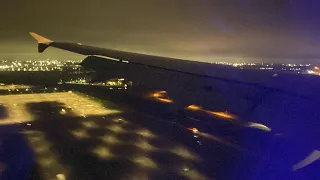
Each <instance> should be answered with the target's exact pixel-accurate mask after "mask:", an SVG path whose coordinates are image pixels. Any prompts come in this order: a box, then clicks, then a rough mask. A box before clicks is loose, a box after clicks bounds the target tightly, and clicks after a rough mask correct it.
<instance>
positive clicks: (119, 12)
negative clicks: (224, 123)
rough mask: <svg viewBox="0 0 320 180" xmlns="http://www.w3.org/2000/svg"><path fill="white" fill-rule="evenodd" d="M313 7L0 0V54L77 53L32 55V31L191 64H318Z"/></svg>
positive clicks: (318, 16)
mask: <svg viewBox="0 0 320 180" xmlns="http://www.w3.org/2000/svg"><path fill="white" fill-rule="evenodd" d="M319 6H320V2H319V1H318V0H295V1H292V0H269V1H256V0H231V1H225V0H215V1H212V0H202V1H194V0H176V1H146V0H136V1H126V2H122V1H121V2H120V1H102V0H92V1H84V0H78V1H77V2H71V1H70V2H69V1H63V0H57V1H38V0H30V1H19V0H13V1H5V2H2V3H1V6H0V21H1V22H2V25H3V28H1V30H0V58H3V57H4V56H7V57H12V58H18V56H23V53H30V54H29V55H30V56H31V55H32V56H36V57H54V58H57V59H64V58H70V57H75V58H78V57H79V58H81V56H76V55H73V54H72V53H69V52H62V51H56V50H53V49H49V50H48V51H47V52H46V54H43V55H42V54H41V55H36V54H37V52H36V46H35V42H34V40H33V39H32V38H30V37H29V35H28V32H29V31H35V32H38V33H40V34H43V35H44V36H47V37H49V38H50V39H53V40H56V41H70V42H81V43H83V44H89V45H93V46H100V47H105V48H112V49H119V50H127V51H132V52H138V53H146V54H152V55H159V56H166V57H175V58H181V59H189V60H197V61H206V62H210V61H221V59H223V60H228V61H230V62H277V63H289V62H293V63H300V62H301V63H317V62H318V61H320V60H319V59H320V51H319V49H320V35H319V32H320V11H319V10H318V7H319ZM19 54H20V55H19ZM243 59H245V61H244V60H243Z"/></svg>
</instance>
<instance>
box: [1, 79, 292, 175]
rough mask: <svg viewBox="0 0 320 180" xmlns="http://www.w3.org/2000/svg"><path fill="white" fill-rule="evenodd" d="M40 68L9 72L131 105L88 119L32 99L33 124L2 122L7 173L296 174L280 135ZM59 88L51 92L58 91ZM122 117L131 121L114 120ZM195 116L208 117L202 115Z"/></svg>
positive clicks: (4, 113) (113, 103)
mask: <svg viewBox="0 0 320 180" xmlns="http://www.w3.org/2000/svg"><path fill="white" fill-rule="evenodd" d="M35 74H36V73H26V74H23V73H22V74H19V73H18V75H17V74H15V75H14V76H11V75H8V74H7V75H6V77H10V78H11V81H13V82H15V83H19V84H20V83H25V82H26V80H25V79H21V77H22V76H23V77H34V78H35V79H33V80H32V82H33V83H31V84H33V85H40V84H41V85H43V82H47V79H50V81H51V82H50V83H48V84H46V85H47V86H50V84H51V85H54V86H52V88H53V87H58V89H59V90H65V91H68V90H75V89H76V90H77V91H79V92H82V93H84V94H87V95H90V96H93V97H95V98H97V99H99V100H101V101H102V102H104V104H105V105H106V106H107V107H112V108H117V109H121V110H123V111H124V112H123V113H122V114H119V115H116V116H115V115H106V116H91V117H86V118H83V117H74V116H72V113H71V112H69V111H68V114H66V115H61V114H59V110H60V109H61V108H62V107H64V104H61V103H59V102H46V101H44V102H41V103H32V104H28V111H29V112H31V113H32V114H33V115H35V116H36V120H35V121H34V122H32V125H31V126H27V125H26V124H20V125H14V126H13V125H10V126H9V125H1V128H0V131H1V133H0V136H1V148H0V150H1V151H0V158H1V159H0V162H5V163H2V164H5V165H4V166H3V165H2V166H0V167H2V170H3V172H4V174H3V176H2V177H3V178H5V179H19V178H21V177H23V176H22V174H26V175H27V176H29V179H52V178H55V176H56V175H57V174H60V173H61V174H65V175H66V177H67V179H134V178H136V179H145V178H146V177H148V178H150V179H201V178H203V179H209V178H214V179H277V178H278V179H283V178H284V177H285V178H287V179H288V178H290V177H289V176H290V173H289V174H287V172H288V171H287V170H288V168H289V167H290V166H288V165H287V164H286V163H285V158H284V157H285V156H286V155H287V154H290V152H287V151H286V150H283V149H285V148H282V143H280V142H282V141H281V139H280V140H279V139H274V138H273V136H272V134H269V133H265V132H262V131H260V130H255V129H248V128H245V127H244V126H243V125H242V123H239V122H232V121H225V120H221V119H217V118H212V117H208V116H206V115H204V114H187V117H185V116H182V117H180V118H179V119H180V120H179V123H176V118H177V117H176V116H174V115H172V114H170V113H168V108H170V106H169V105H167V104H163V103H158V102H154V101H150V100H146V99H144V98H141V97H140V96H139V95H137V94H139V93H141V92H142V94H143V91H141V90H140V89H133V90H131V91H129V92H122V91H110V90H106V89H104V88H93V87H85V88H83V87H81V86H57V85H55V82H57V81H58V80H59V79H61V76H62V74H60V73H48V74H45V75H44V74H42V75H41V76H40V77H39V76H38V75H40V74H38V75H35ZM66 76H67V75H66ZM3 77H4V76H2V77H1V78H0V81H1V79H2V78H3ZM4 79H5V78H4ZM2 82H4V81H2ZM42 87H43V86H42ZM52 88H51V89H50V88H48V89H47V90H45V91H46V92H53V91H54V90H53V89H52ZM41 91H43V89H42V88H41V87H39V88H38V89H37V90H35V91H34V92H37V93H38V92H41ZM137 92H139V93H137ZM6 93H8V92H7V91H6V92H4V91H3V92H1V94H6ZM10 93H11V94H13V93H21V92H10ZM28 93H31V92H28ZM6 116H7V110H6V107H5V106H3V105H1V106H0V119H3V118H5V117H6ZM118 118H121V119H124V120H125V121H126V122H128V124H122V123H121V122H119V121H114V119H118ZM195 119H201V122H200V123H199V121H197V120H196V121H195ZM88 122H89V124H90V123H93V124H94V125H92V126H91V127H84V126H83V124H86V123H88ZM116 126H119V127H121V128H122V129H124V130H125V133H118V132H117V131H114V130H112V127H116ZM187 127H197V128H198V129H199V130H200V131H201V132H205V133H208V134H211V135H213V137H215V138H216V139H208V138H204V137H200V136H197V137H195V136H194V135H195V134H193V133H192V132H190V131H189V130H186V128H187ZM138 129H145V130H147V131H148V132H152V134H154V136H155V137H157V138H148V137H146V136H145V135H141V134H139V133H137V130H138ZM82 130H85V131H86V135H85V137H82V138H81V136H80V138H79V137H78V138H76V137H75V136H73V135H72V132H74V131H76V132H77V131H82ZM103 137H114V139H113V141H111V140H110V141H108V140H107V142H105V141H103V140H101V138H103ZM141 142H143V143H146V144H147V146H141ZM199 142H200V143H199ZM279 143H280V144H279ZM146 144H144V145H146ZM101 147H102V148H101ZM141 147H143V148H141ZM174 147H181V148H183V149H184V148H185V149H186V151H187V152H190V153H192V154H195V155H196V156H197V157H199V159H201V160H200V161H194V160H192V158H191V159H190V157H189V158H187V157H188V156H184V155H185V153H176V152H177V150H176V149H174ZM275 147H276V148H275ZM99 148H100V149H103V148H107V150H106V149H104V150H105V151H104V153H102V154H103V155H102V156H103V157H99V156H97V155H96V154H94V153H93V152H95V150H96V149H99ZM187 154H188V153H187ZM0 165H1V164H0ZM18 170H19V171H18ZM17 172H20V174H19V173H17ZM28 172H31V173H28ZM30 176H31V177H30ZM18 177H19V178H18ZM21 179H24V178H21Z"/></svg>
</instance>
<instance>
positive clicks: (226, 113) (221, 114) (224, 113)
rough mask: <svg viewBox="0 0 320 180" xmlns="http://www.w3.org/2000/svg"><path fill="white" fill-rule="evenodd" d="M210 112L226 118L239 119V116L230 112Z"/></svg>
mask: <svg viewBox="0 0 320 180" xmlns="http://www.w3.org/2000/svg"><path fill="white" fill-rule="evenodd" d="M208 112H209V113H210V114H212V115H215V116H218V117H221V118H224V119H237V117H236V116H235V115H232V114H230V113H228V112H212V111H208Z"/></svg>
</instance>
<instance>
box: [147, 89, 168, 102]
mask: <svg viewBox="0 0 320 180" xmlns="http://www.w3.org/2000/svg"><path fill="white" fill-rule="evenodd" d="M151 97H152V98H153V99H156V100H158V101H160V102H164V103H172V102H173V100H171V99H170V98H169V97H168V95H167V92H166V91H157V92H155V93H153V94H151Z"/></svg>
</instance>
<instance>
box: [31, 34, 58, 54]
mask: <svg viewBox="0 0 320 180" xmlns="http://www.w3.org/2000/svg"><path fill="white" fill-rule="evenodd" d="M29 34H30V35H31V36H32V37H33V38H34V39H36V40H37V42H38V52H39V53H42V52H43V51H44V50H45V49H47V47H49V46H50V44H51V43H52V42H53V41H51V40H50V39H47V38H45V37H43V36H40V35H39V34H37V33H34V32H30V33H29Z"/></svg>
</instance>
